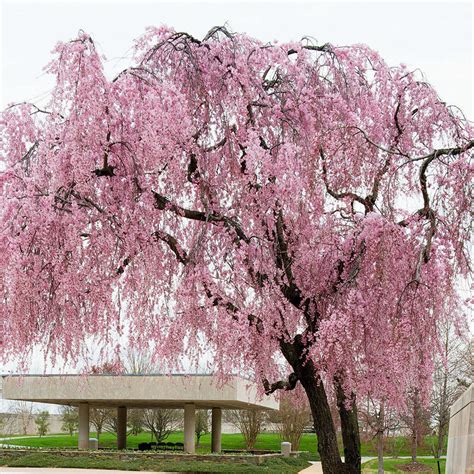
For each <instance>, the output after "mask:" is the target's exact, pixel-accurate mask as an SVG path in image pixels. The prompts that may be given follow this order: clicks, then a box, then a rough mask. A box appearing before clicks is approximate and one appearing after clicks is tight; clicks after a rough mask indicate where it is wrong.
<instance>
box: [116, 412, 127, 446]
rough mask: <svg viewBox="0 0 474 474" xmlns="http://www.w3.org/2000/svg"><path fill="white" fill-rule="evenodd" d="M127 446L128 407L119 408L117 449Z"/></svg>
mask: <svg viewBox="0 0 474 474" xmlns="http://www.w3.org/2000/svg"><path fill="white" fill-rule="evenodd" d="M126 448H127V407H118V408H117V449H126Z"/></svg>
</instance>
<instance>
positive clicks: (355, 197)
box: [319, 148, 370, 212]
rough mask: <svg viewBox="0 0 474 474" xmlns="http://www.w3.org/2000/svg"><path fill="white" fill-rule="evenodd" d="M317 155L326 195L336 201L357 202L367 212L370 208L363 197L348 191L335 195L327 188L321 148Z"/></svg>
mask: <svg viewBox="0 0 474 474" xmlns="http://www.w3.org/2000/svg"><path fill="white" fill-rule="evenodd" d="M319 155H320V157H321V163H322V171H323V180H324V185H325V186H326V191H327V192H328V194H329V195H330V196H332V197H333V198H334V199H337V200H341V199H345V198H350V199H351V200H352V201H357V202H359V203H360V204H362V205H363V206H364V208H365V209H366V211H367V212H369V211H370V206H369V204H368V203H367V201H366V199H364V198H363V197H361V196H359V195H358V194H355V193H353V192H350V191H348V192H341V193H336V192H335V191H334V190H333V189H331V187H330V186H329V182H328V176H327V168H326V157H325V155H324V150H323V149H322V148H320V149H319Z"/></svg>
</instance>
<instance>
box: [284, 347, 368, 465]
mask: <svg viewBox="0 0 474 474" xmlns="http://www.w3.org/2000/svg"><path fill="white" fill-rule="evenodd" d="M280 347H281V349H282V353H283V355H284V356H285V358H286V360H287V361H288V362H289V363H290V365H291V366H292V368H293V370H294V372H295V374H296V375H297V377H298V380H299V381H300V382H301V385H302V386H303V388H304V390H305V392H306V395H307V397H308V401H309V405H310V408H311V414H312V415H313V420H314V429H315V431H316V435H317V437H318V452H319V456H320V458H321V464H322V468H323V472H324V474H359V473H360V472H361V470H360V451H359V454H358V459H359V461H358V462H357V461H354V459H353V458H352V453H353V451H352V448H351V447H350V448H349V451H350V453H351V456H350V459H348V460H347V462H345V463H343V462H342V460H341V456H340V454H339V448H338V445H337V436H336V429H335V427H334V422H333V419H332V416H331V410H330V408H329V403H328V399H327V396H326V391H325V389H324V385H323V382H322V380H321V378H320V377H319V375H318V373H317V371H316V368H315V367H314V364H313V362H312V361H311V360H310V359H308V360H305V358H304V356H303V350H302V348H301V347H299V345H298V344H297V343H294V344H290V343H286V342H281V343H280ZM349 418H351V420H350V421H348V426H350V427H353V422H354V418H353V417H351V416H349ZM351 446H352V445H351Z"/></svg>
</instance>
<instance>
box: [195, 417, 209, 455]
mask: <svg viewBox="0 0 474 474" xmlns="http://www.w3.org/2000/svg"><path fill="white" fill-rule="evenodd" d="M195 432H196V441H197V442H196V446H197V447H199V443H200V442H201V436H202V435H203V434H206V433H209V411H208V410H197V412H196V427H195Z"/></svg>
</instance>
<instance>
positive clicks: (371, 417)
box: [358, 396, 400, 474]
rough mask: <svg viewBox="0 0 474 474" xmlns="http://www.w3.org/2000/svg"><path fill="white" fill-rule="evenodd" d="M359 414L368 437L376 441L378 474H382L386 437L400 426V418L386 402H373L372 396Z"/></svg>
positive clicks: (362, 405)
mask: <svg viewBox="0 0 474 474" xmlns="http://www.w3.org/2000/svg"><path fill="white" fill-rule="evenodd" d="M358 413H359V420H360V423H361V425H362V426H364V428H365V435H366V437H367V438H372V439H373V438H375V439H376V442H377V458H378V474H382V473H383V472H384V467H383V455H384V445H385V436H386V435H387V434H388V433H389V432H390V431H394V430H395V429H397V428H398V427H399V426H400V418H399V416H398V413H397V412H396V411H395V410H394V409H393V408H391V407H387V404H386V402H385V400H381V401H378V400H373V399H372V398H371V397H370V396H367V399H366V403H365V404H361V406H360V407H359V409H358Z"/></svg>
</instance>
